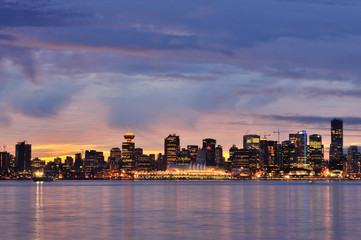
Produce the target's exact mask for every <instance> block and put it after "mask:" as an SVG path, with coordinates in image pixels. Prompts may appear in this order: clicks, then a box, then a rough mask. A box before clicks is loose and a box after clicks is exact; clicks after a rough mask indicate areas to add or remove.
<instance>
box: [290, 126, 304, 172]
mask: <svg viewBox="0 0 361 240" xmlns="http://www.w3.org/2000/svg"><path fill="white" fill-rule="evenodd" d="M289 140H290V141H291V142H294V143H295V148H296V149H295V150H296V161H297V167H306V164H307V133H306V131H305V130H303V131H299V132H297V133H290V135H289Z"/></svg>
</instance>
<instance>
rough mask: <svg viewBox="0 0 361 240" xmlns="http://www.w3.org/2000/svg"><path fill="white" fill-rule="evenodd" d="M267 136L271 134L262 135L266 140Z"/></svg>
mask: <svg viewBox="0 0 361 240" xmlns="http://www.w3.org/2000/svg"><path fill="white" fill-rule="evenodd" d="M267 136H271V134H267V133H263V138H265V139H267Z"/></svg>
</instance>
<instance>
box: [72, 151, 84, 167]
mask: <svg viewBox="0 0 361 240" xmlns="http://www.w3.org/2000/svg"><path fill="white" fill-rule="evenodd" d="M81 166H83V159H82V156H81V153H76V154H75V161H74V167H75V169H78V170H79V169H80V167H81Z"/></svg>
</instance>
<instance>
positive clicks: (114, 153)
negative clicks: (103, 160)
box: [109, 148, 122, 158]
mask: <svg viewBox="0 0 361 240" xmlns="http://www.w3.org/2000/svg"><path fill="white" fill-rule="evenodd" d="M109 157H110V158H120V157H122V151H121V150H120V149H119V148H112V149H110V156H109Z"/></svg>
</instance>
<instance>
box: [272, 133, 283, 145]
mask: <svg viewBox="0 0 361 240" xmlns="http://www.w3.org/2000/svg"><path fill="white" fill-rule="evenodd" d="M273 133H277V134H278V144H280V143H281V142H280V141H281V140H280V134H281V132H280V130H277V131H273Z"/></svg>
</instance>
